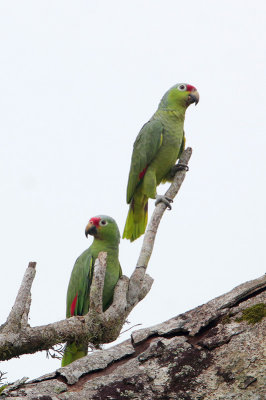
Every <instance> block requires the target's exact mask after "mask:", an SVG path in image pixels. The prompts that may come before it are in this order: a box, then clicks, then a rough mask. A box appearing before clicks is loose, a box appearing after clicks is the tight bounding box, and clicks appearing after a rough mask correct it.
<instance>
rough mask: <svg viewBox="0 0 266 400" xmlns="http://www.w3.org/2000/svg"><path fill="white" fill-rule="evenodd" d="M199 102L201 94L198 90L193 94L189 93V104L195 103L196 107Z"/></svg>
mask: <svg viewBox="0 0 266 400" xmlns="http://www.w3.org/2000/svg"><path fill="white" fill-rule="evenodd" d="M198 102H199V92H198V91H197V90H193V91H192V92H190V93H189V95H188V104H189V105H190V104H192V103H195V106H196V105H197V104H198Z"/></svg>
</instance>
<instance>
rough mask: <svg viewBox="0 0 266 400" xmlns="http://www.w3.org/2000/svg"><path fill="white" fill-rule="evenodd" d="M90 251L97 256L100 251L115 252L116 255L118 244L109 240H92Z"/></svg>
mask: <svg viewBox="0 0 266 400" xmlns="http://www.w3.org/2000/svg"><path fill="white" fill-rule="evenodd" d="M91 250H92V251H93V252H96V253H97V254H98V253H99V252H100V251H106V252H112V253H113V252H117V255H118V243H117V241H116V240H114V241H111V242H110V239H109V240H104V239H94V240H93V242H92V245H91Z"/></svg>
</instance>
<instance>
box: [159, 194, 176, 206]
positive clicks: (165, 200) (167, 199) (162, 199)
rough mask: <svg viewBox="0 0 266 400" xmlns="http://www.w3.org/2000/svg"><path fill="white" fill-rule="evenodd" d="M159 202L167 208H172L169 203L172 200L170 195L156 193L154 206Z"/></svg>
mask: <svg viewBox="0 0 266 400" xmlns="http://www.w3.org/2000/svg"><path fill="white" fill-rule="evenodd" d="M159 203H164V204H165V205H166V206H167V208H168V210H172V206H171V204H170V203H173V200H172V199H170V197H167V196H163V195H159V194H157V195H156V201H155V206H157V204H159Z"/></svg>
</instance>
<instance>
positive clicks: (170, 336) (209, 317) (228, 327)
mask: <svg viewBox="0 0 266 400" xmlns="http://www.w3.org/2000/svg"><path fill="white" fill-rule="evenodd" d="M265 290H266V276H265V275H264V276H262V277H261V278H258V279H256V280H253V281H250V282H246V283H244V284H242V285H240V286H238V287H236V288H235V289H233V290H232V291H231V292H229V293H227V294H225V295H223V296H220V297H218V298H216V299H214V300H211V301H210V302H208V303H207V304H204V305H202V306H200V307H197V308H195V309H194V310H191V311H188V312H186V313H185V314H181V315H179V316H177V317H175V318H172V319H170V320H169V321H166V322H164V323H161V324H159V325H156V326H154V327H151V328H147V329H141V330H138V331H136V332H134V333H133V334H132V335H131V339H129V340H127V341H125V342H123V343H121V344H119V345H117V346H115V347H112V348H110V349H107V350H100V351H97V352H95V353H93V354H92V355H89V356H87V357H84V358H82V359H80V360H77V361H75V362H74V363H72V364H70V365H69V366H67V367H64V368H59V369H58V370H57V371H55V372H54V373H51V374H48V375H46V376H43V377H41V378H39V379H35V380H34V381H31V382H28V383H22V384H21V383H19V382H17V383H16V386H14V387H13V388H12V387H9V388H7V389H6V390H5V393H6V394H5V395H6V397H4V398H5V399H13V398H16V399H17V400H19V399H21V400H27V399H31V400H37V399H39V400H54V399H61V400H75V399H82V400H86V399H88V400H106V399H110V400H111V399H113V400H114V399H145V400H149V399H150V400H152V399H179V400H203V399H204V400H231V399H232V400H233V399H237V400H263V399H265V398H266V387H265V381H263V377H265V359H264V358H263V339H264V337H265V332H266V326H265V325H266V324H265V319H263V317H264V316H265V315H266V306H265ZM264 350H265V349H264Z"/></svg>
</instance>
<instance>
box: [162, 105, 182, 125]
mask: <svg viewBox="0 0 266 400" xmlns="http://www.w3.org/2000/svg"><path fill="white" fill-rule="evenodd" d="M185 113H186V109H185V108H181V109H180V110H170V109H169V108H165V109H159V110H158V111H157V112H156V115H157V116H160V117H161V118H165V117H167V118H168V119H169V118H170V119H172V120H175V121H177V120H178V121H180V122H184V120H185Z"/></svg>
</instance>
